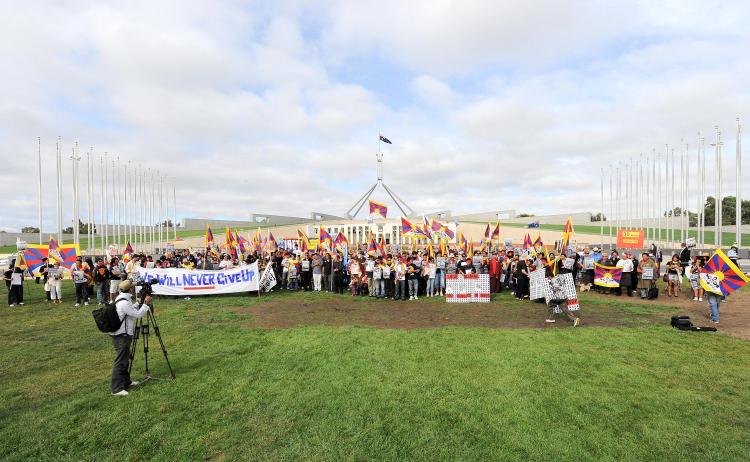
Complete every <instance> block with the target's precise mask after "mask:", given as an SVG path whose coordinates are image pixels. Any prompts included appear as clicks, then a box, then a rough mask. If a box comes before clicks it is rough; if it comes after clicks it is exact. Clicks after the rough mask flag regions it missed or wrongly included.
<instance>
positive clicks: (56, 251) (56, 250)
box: [48, 237, 65, 265]
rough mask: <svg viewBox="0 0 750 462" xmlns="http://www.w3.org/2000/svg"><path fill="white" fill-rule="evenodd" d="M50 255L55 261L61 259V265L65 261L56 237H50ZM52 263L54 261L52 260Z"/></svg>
mask: <svg viewBox="0 0 750 462" xmlns="http://www.w3.org/2000/svg"><path fill="white" fill-rule="evenodd" d="M48 255H49V259H50V260H53V259H54V260H55V261H59V262H60V264H61V265H62V262H63V261H65V258H63V255H62V253H60V246H59V245H57V241H56V240H55V238H54V237H50V238H49V252H48ZM50 263H52V261H50Z"/></svg>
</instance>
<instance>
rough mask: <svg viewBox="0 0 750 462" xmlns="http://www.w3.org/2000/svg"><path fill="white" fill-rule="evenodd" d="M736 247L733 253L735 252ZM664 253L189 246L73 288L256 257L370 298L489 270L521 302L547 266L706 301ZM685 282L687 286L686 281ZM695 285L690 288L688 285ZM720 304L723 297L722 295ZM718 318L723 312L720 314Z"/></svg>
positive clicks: (88, 271)
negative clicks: (237, 250) (659, 285)
mask: <svg viewBox="0 0 750 462" xmlns="http://www.w3.org/2000/svg"><path fill="white" fill-rule="evenodd" d="M736 254H737V252H736V247H733V248H732V249H731V250H730V252H729V255H730V256H735V263H736ZM662 259H663V258H662V254H661V251H660V250H659V249H658V248H657V247H656V246H655V245H654V246H652V248H651V249H650V250H649V251H646V252H642V253H640V255H639V254H638V253H631V252H630V251H627V250H625V251H623V252H618V251H617V250H612V251H611V252H603V251H602V250H601V249H599V248H598V247H593V248H592V249H589V248H588V247H587V248H582V249H578V250H577V251H569V252H567V254H562V255H556V254H555V253H554V252H544V251H541V250H540V251H539V252H534V251H532V252H529V251H525V250H523V251H522V250H520V249H512V250H511V249H508V250H505V249H497V250H496V251H492V252H488V251H478V252H475V253H474V255H467V254H465V253H464V252H461V251H453V250H452V251H449V253H448V254H447V255H443V254H442V253H441V252H437V253H436V254H435V255H432V256H430V255H427V254H426V253H425V252H423V251H417V250H415V251H411V252H401V253H397V254H390V253H388V254H386V255H371V254H368V253H367V252H366V250H365V249H364V248H361V249H355V248H352V249H348V252H347V253H346V255H342V253H340V252H300V251H299V250H298V249H295V250H291V249H290V250H282V249H279V250H276V251H274V252H270V253H258V252H250V253H249V254H248V255H246V256H245V257H244V258H242V259H239V258H237V257H234V258H233V257H232V256H230V255H228V254H221V255H219V254H218V253H217V252H215V251H213V250H209V249H207V251H206V252H201V251H199V252H190V251H188V250H182V251H174V252H166V253H164V254H162V255H159V256H156V257H154V256H151V255H142V254H135V255H124V256H122V258H120V257H116V256H113V257H112V258H110V259H108V260H106V259H104V258H101V257H97V258H94V259H93V261H92V259H91V258H88V259H83V258H82V257H78V258H77V260H76V262H75V263H73V265H72V266H71V267H70V268H69V269H65V271H68V272H69V274H70V277H71V279H72V280H73V284H74V288H75V296H74V298H75V306H81V305H84V306H85V305H88V304H89V303H91V302H92V297H95V300H96V303H97V304H99V305H102V304H104V303H107V302H112V301H113V300H114V298H115V297H116V295H117V286H118V285H119V283H120V282H122V281H123V280H126V279H131V278H133V276H134V275H135V274H136V273H137V270H138V268H139V267H144V268H175V267H177V268H185V269H204V270H214V269H230V268H234V267H238V266H243V265H249V264H252V263H255V262H257V263H258V265H259V269H260V270H261V271H263V270H265V268H266V266H268V265H271V268H272V270H273V271H274V273H275V276H276V280H277V288H278V289H277V290H288V291H295V290H306V291H328V292H333V293H339V294H343V293H345V292H346V293H348V294H351V296H368V297H373V298H380V299H391V300H418V299H419V297H434V296H443V295H445V289H446V276H447V275H451V274H469V273H478V274H488V275H489V280H490V291H491V292H492V293H499V292H502V291H504V290H507V291H509V292H510V293H511V295H513V296H515V297H516V298H518V299H528V298H529V295H530V294H529V289H530V288H529V281H530V275H531V272H532V271H535V270H537V269H539V268H545V275H546V276H547V278H549V279H551V278H552V277H554V276H555V275H557V274H565V273H571V274H572V276H573V280H574V281H575V282H576V283H577V284H578V285H579V286H580V287H581V288H582V290H595V291H598V292H600V293H603V294H611V295H615V296H621V295H626V296H629V297H632V296H636V295H637V296H640V298H643V299H646V298H655V295H654V292H656V291H654V290H653V289H654V288H655V287H656V281H657V280H658V279H659V278H661V279H662V280H663V281H664V283H665V286H666V294H665V295H666V296H667V297H678V296H679V295H680V294H681V293H689V296H690V297H692V300H694V301H703V298H704V296H706V295H707V294H705V293H704V290H703V288H702V287H701V285H700V279H699V278H700V276H699V275H700V271H701V268H702V267H703V265H704V264H705V260H704V258H702V257H696V256H692V257H691V255H690V251H689V250H688V249H687V247H686V246H685V245H684V244H683V246H682V251H681V252H680V253H679V254H674V255H672V256H671V258H669V259H668V261H666V262H665V263H664V264H662V263H663V262H662ZM595 264H600V265H603V266H607V267H617V268H621V269H622V275H621V278H620V281H619V286H618V287H599V286H597V285H595V284H594V273H595ZM24 273H25V272H24V271H23V270H22V269H20V268H14V267H13V266H12V265H11V267H10V268H9V269H8V270H7V271H6V272H5V273H4V279H5V281H6V285H7V286H8V304H9V305H10V306H15V305H16V304H18V305H23V304H24V301H23V277H24ZM63 274H64V271H63V268H61V266H60V264H59V262H55V263H54V264H49V263H48V261H47V259H44V260H43V264H42V266H41V267H40V268H39V271H38V273H35V279H36V282H37V283H41V284H44V289H45V293H46V300H47V302H48V303H49V302H51V303H62V301H63V294H62V288H61V281H62V279H63ZM685 280H687V282H688V283H689V285H687V284H685V283H684V281H685ZM687 287H689V289H687V290H686V288H687ZM722 301H725V298H724V297H722ZM717 319H718V316H717Z"/></svg>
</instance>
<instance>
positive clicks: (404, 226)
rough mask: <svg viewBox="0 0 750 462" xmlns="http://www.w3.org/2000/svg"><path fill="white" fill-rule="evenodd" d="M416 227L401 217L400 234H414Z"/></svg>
mask: <svg viewBox="0 0 750 462" xmlns="http://www.w3.org/2000/svg"><path fill="white" fill-rule="evenodd" d="M415 230H416V227H415V226H414V225H413V224H412V223H411V222H410V221H409V220H407V219H406V218H404V217H401V234H403V235H404V236H411V235H412V234H414V231H415Z"/></svg>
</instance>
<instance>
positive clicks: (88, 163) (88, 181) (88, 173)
mask: <svg viewBox="0 0 750 462" xmlns="http://www.w3.org/2000/svg"><path fill="white" fill-rule="evenodd" d="M91 221H92V220H91V150H90V149H89V151H88V152H87V153H86V253H87V254H88V255H91V254H92V253H93V249H92V248H91Z"/></svg>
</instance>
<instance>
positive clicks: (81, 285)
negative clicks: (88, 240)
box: [70, 257, 90, 306]
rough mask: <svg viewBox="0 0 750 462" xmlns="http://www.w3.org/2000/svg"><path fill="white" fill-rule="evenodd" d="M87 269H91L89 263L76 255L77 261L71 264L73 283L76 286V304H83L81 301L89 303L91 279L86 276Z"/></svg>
mask: <svg viewBox="0 0 750 462" xmlns="http://www.w3.org/2000/svg"><path fill="white" fill-rule="evenodd" d="M86 271H90V269H89V265H88V264H87V263H85V262H84V261H83V258H81V257H76V262H75V263H73V264H72V265H71V266H70V274H71V275H72V277H73V285H74V286H75V288H76V306H81V303H83V304H85V305H88V304H89V302H88V287H89V281H88V279H87V278H86Z"/></svg>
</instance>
